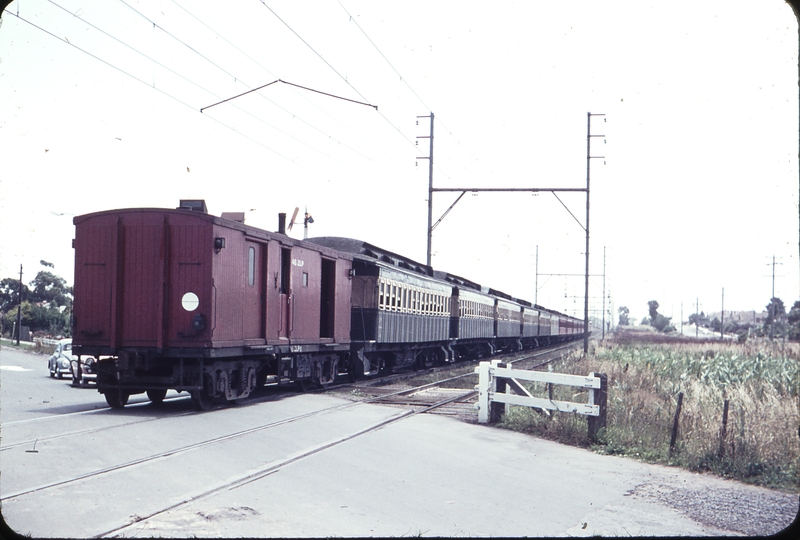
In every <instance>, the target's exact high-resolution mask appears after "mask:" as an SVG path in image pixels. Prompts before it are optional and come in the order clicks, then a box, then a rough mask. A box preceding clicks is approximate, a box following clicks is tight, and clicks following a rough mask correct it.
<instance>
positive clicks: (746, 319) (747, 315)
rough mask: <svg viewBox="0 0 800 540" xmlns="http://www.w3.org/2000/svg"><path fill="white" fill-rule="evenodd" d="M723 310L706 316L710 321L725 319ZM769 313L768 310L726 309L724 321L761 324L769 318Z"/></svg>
mask: <svg viewBox="0 0 800 540" xmlns="http://www.w3.org/2000/svg"><path fill="white" fill-rule="evenodd" d="M722 314H723V313H722V312H721V311H716V312H713V313H708V314H707V315H706V316H707V317H708V320H709V321H713V320H714V319H718V320H720V321H722V320H723V317H722ZM767 315H768V313H767V312H766V311H756V310H751V311H728V310H725V318H724V321H725V322H726V323H727V322H735V323H736V324H752V325H760V324H763V323H764V321H765V320H766V319H767Z"/></svg>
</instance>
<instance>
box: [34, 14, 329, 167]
mask: <svg viewBox="0 0 800 540" xmlns="http://www.w3.org/2000/svg"><path fill="white" fill-rule="evenodd" d="M47 1H48V2H49V3H50V4H52V5H53V6H55V7H57V8H59V9H61V10H62V11H64V12H65V13H69V14H70V15H72V16H73V17H74V18H76V19H78V20H80V21H82V22H83V23H85V24H87V25H89V26H90V27H92V28H93V29H95V30H97V31H98V32H100V33H102V34H103V35H105V36H107V37H109V38H111V39H113V40H114V41H116V42H117V43H119V44H120V45H123V46H125V47H127V48H128V49H130V50H131V51H133V52H135V53H136V54H138V55H140V56H142V57H144V58H145V59H147V60H148V61H150V62H152V63H153V64H155V65H158V66H159V67H161V68H163V69H165V70H167V71H169V72H170V73H172V74H173V75H176V76H177V77H180V78H181V79H183V80H184V81H186V82H188V83H190V84H192V85H193V86H195V87H197V88H199V89H200V90H202V91H204V92H206V93H208V94H210V95H212V96H214V97H215V98H217V99H220V96H219V95H217V94H215V93H214V92H212V91H210V90H208V89H207V88H205V87H203V86H201V85H199V84H198V83H196V82H194V81H192V80H191V79H189V78H187V77H184V76H183V75H181V74H180V73H178V72H177V71H175V70H173V69H171V68H169V67H168V66H165V65H164V64H162V63H161V62H159V61H158V60H156V59H154V58H152V57H150V56H148V55H147V54H145V53H143V52H142V51H140V50H139V49H137V48H136V47H133V46H131V45H129V44H128V43H125V42H124V41H122V40H121V39H119V38H117V37H115V36H113V35H111V34H109V33H108V32H106V31H105V30H103V29H102V28H100V27H98V26H97V25H95V24H92V23H91V22H89V21H87V20H86V19H84V18H82V17H81V16H79V15H77V14H74V13H72V12H70V11H69V10H67V9H66V8H64V7H63V6H60V5H59V4H57V3H56V2H54V1H53V0H47ZM153 88H156V86H155V84H153ZM159 90H160V89H159ZM251 91H252V90H251ZM234 107H235V108H236V109H238V110H239V111H241V112H243V113H244V114H246V115H248V116H250V117H251V118H253V119H254V120H256V121H258V122H260V123H262V124H264V125H266V126H269V127H270V128H271V129H274V130H275V131H277V132H278V133H280V134H281V135H285V136H286V137H289V138H290V139H293V140H295V141H297V142H298V143H300V144H302V145H304V146H306V147H308V148H310V149H312V150H314V151H316V152H319V153H320V154H322V155H324V156H325V157H328V158H330V159H332V160H334V161H337V162H339V163H341V161H340V160H338V159H336V158H334V157H333V156H331V155H329V154H328V153H326V152H324V151H322V150H320V149H319V148H316V147H314V146H312V145H310V144H308V143H306V142H304V141H302V140H300V139H298V138H297V137H295V136H294V135H292V134H291V133H288V132H286V131H284V130H282V129H280V128H278V127H277V126H275V125H273V124H271V123H269V122H267V121H266V120H264V119H263V118H259V117H258V116H256V115H254V114H253V113H251V112H249V111H247V110H245V109H243V108H241V107H239V106H236V105H234ZM200 112H203V110H202V109H201V110H200ZM220 123H222V125H226V124H225V123H224V122H220ZM226 127H229V126H226ZM231 129H232V128H231ZM234 131H237V133H241V132H240V131H238V130H234Z"/></svg>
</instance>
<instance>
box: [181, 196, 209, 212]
mask: <svg viewBox="0 0 800 540" xmlns="http://www.w3.org/2000/svg"><path fill="white" fill-rule="evenodd" d="M178 210H191V211H192V212H200V213H203V214H208V208H206V201H205V200H203V199H181V205H180V206H179V207H178Z"/></svg>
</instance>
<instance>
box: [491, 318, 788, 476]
mask: <svg viewBox="0 0 800 540" xmlns="http://www.w3.org/2000/svg"><path fill="white" fill-rule="evenodd" d="M637 338H640V339H637ZM656 341H661V342H656ZM798 358H800V346H798V344H789V345H784V344H772V343H770V342H747V343H744V344H735V343H734V344H723V343H720V342H709V341H705V342H696V341H689V340H676V341H674V342H663V340H653V339H651V338H650V336H649V335H648V334H642V333H636V334H633V333H630V332H628V333H622V334H617V335H615V336H614V337H613V338H611V339H608V340H606V342H604V344H602V345H600V346H595V347H594V348H593V349H592V350H590V353H589V354H588V355H587V356H586V357H585V358H581V355H580V354H579V353H576V354H575V355H573V356H571V357H568V358H566V359H564V360H563V361H562V362H560V363H559V364H557V365H553V368H552V369H553V371H555V372H560V373H574V374H582V375H586V374H588V373H590V372H598V373H606V374H607V376H608V416H607V427H606V429H605V430H601V433H600V436H599V440H598V441H597V442H596V443H592V442H591V441H589V439H588V436H587V427H586V418H585V417H583V416H580V415H573V414H567V413H557V412H551V416H549V417H548V416H545V415H540V414H538V413H537V412H536V411H535V410H533V409H528V408H524V407H511V409H510V411H509V414H508V415H506V417H505V418H504V420H503V421H502V423H501V426H502V427H506V428H510V429H515V430H519V431H525V432H528V433H533V434H536V435H538V436H541V437H544V438H548V439H552V440H556V441H559V442H563V443H568V444H574V445H579V446H585V447H592V448H593V449H594V450H595V451H598V452H601V453H606V454H618V455H624V456H630V457H634V458H637V459H641V460H644V461H648V462H652V463H662V464H667V465H675V466H681V467H685V468H687V469H690V470H693V471H707V472H712V473H715V474H718V475H720V476H724V477H729V478H735V479H738V480H742V481H745V482H749V483H753V484H757V485H762V486H766V487H773V488H780V489H787V490H790V491H793V492H797V491H798V489H799V488H800V438H798V435H799V433H798V424H799V423H800V422H799V421H798V419H799V418H800V415H799V414H798V413H799V412H800V394H799V389H800V361H799V360H798ZM578 390H579V389H576V388H573V387H566V386H555V389H554V396H553V397H554V399H563V400H567V401H577V402H581V401H582V402H586V400H587V396H586V394H585V392H582V391H578ZM531 392H532V394H533V395H538V396H544V395H546V389H545V386H544V385H543V384H541V383H534V384H532V385H531ZM679 392H683V405H682V410H681V414H680V418H679V430H678V438H677V444H676V447H675V449H674V450H673V451H672V452H670V448H669V443H670V435H671V429H672V424H673V419H674V415H675V409H676V405H677V399H678V394H679ZM726 399H727V400H729V412H728V423H727V429H726V433H725V437H724V439H723V438H722V437H721V435H722V433H721V427H722V415H723V404H724V401H725V400H726Z"/></svg>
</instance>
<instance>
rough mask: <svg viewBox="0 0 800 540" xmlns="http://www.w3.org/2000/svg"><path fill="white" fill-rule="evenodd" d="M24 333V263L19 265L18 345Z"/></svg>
mask: <svg viewBox="0 0 800 540" xmlns="http://www.w3.org/2000/svg"><path fill="white" fill-rule="evenodd" d="M21 333H22V265H19V304H17V347H19V336H20V334H21Z"/></svg>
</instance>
